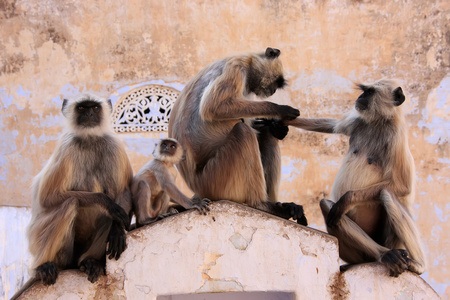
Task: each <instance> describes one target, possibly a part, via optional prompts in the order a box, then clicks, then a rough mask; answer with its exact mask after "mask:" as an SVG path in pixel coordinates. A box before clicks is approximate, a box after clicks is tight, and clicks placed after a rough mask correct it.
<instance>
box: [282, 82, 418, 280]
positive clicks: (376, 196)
mask: <svg viewBox="0 0 450 300" xmlns="http://www.w3.org/2000/svg"><path fill="white" fill-rule="evenodd" d="M359 88H360V89H361V90H362V92H363V93H362V94H361V95H360V96H359V98H358V99H357V100H356V103H355V108H354V109H353V110H352V111H351V112H350V113H348V114H347V115H345V116H344V117H343V118H342V119H341V120H335V119H327V118H320V119H305V118H297V119H295V120H292V121H287V122H285V124H288V125H293V126H296V127H299V128H303V129H306V130H311V131H318V132H325V133H341V134H345V135H347V136H350V146H349V150H348V153H347V156H346V157H345V159H344V162H343V164H342V166H341V167H340V169H339V172H338V174H337V176H336V179H335V181H334V184H333V187H332V190H331V200H333V201H330V200H327V199H323V200H322V201H321V202H320V207H321V209H322V213H323V216H324V218H325V220H326V225H327V229H328V232H329V233H331V234H333V235H334V236H336V237H337V238H338V240H339V254H340V257H341V258H342V259H343V260H345V261H346V262H348V263H350V264H357V263H364V262H371V261H379V262H381V263H383V264H385V265H386V266H387V267H388V268H389V273H390V275H391V276H395V277H396V276H398V275H399V274H401V273H402V272H404V271H405V270H410V271H413V272H415V273H417V274H421V273H423V272H424V270H425V255H424V251H423V249H422V246H421V242H420V238H419V233H418V230H417V228H416V225H415V223H414V220H413V218H412V217H411V213H410V209H411V205H412V203H413V200H414V199H413V198H414V181H415V179H414V176H415V175H414V160H413V157H412V155H411V152H410V151H409V147H408V138H407V130H408V128H407V125H406V123H405V119H404V116H403V113H402V110H401V107H399V106H400V105H401V104H402V103H403V101H405V96H404V94H403V91H402V88H401V87H400V86H398V84H396V83H395V82H394V81H392V80H380V81H377V82H375V83H374V84H370V85H364V84H359ZM336 201H337V202H336ZM343 269H345V268H343Z"/></svg>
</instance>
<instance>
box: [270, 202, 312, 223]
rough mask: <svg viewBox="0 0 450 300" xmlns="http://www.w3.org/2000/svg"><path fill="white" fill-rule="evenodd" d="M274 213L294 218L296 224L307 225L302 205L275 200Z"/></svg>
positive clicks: (285, 217) (286, 217)
mask: <svg viewBox="0 0 450 300" xmlns="http://www.w3.org/2000/svg"><path fill="white" fill-rule="evenodd" d="M274 205H275V207H274V208H275V211H274V213H275V214H276V215H278V216H280V217H282V218H284V219H290V218H292V219H294V220H296V221H297V223H298V224H300V225H304V226H308V221H307V220H306V217H305V213H304V211H303V206H301V205H298V204H295V203H293V202H276V203H274Z"/></svg>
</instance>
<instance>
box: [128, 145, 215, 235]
mask: <svg viewBox="0 0 450 300" xmlns="http://www.w3.org/2000/svg"><path fill="white" fill-rule="evenodd" d="M183 152H184V151H183V148H182V147H181V146H180V144H179V143H178V142H177V141H176V140H175V139H170V138H166V139H161V140H160V141H159V142H158V143H157V144H156V145H155V150H154V151H153V160H151V161H149V162H148V163H146V164H145V165H144V166H143V167H142V168H141V169H140V170H139V172H138V173H137V174H136V176H135V177H134V179H133V183H132V186H131V193H132V199H133V210H134V214H135V216H136V227H140V226H143V225H146V224H150V223H153V222H155V221H157V220H158V219H160V218H163V217H166V216H168V215H170V214H173V213H176V212H177V211H176V210H175V211H174V208H172V210H169V208H171V207H169V206H170V202H171V200H172V201H174V202H175V203H177V204H179V205H181V206H182V207H183V208H184V209H191V208H195V209H197V210H199V211H200V213H202V214H206V213H207V212H208V211H209V210H210V209H209V207H208V205H209V204H210V200H209V199H206V198H205V199H200V198H198V197H197V196H193V197H192V198H188V197H186V196H185V195H184V194H183V193H182V192H181V191H180V190H179V189H178V188H177V186H176V185H175V179H176V176H177V170H176V169H175V166H174V164H177V163H178V162H179V161H180V160H182V159H183V156H184V153H183Z"/></svg>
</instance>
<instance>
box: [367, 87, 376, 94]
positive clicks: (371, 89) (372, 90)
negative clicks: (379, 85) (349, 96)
mask: <svg viewBox="0 0 450 300" xmlns="http://www.w3.org/2000/svg"><path fill="white" fill-rule="evenodd" d="M364 92H365V93H367V95H372V94H373V93H375V89H374V88H368V89H366V90H365V91H364Z"/></svg>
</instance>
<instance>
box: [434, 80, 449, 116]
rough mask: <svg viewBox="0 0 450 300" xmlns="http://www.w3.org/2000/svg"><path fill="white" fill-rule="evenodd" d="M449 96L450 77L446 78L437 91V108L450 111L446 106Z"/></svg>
mask: <svg viewBox="0 0 450 300" xmlns="http://www.w3.org/2000/svg"><path fill="white" fill-rule="evenodd" d="M448 95H450V77H446V78H444V80H442V81H441V83H440V84H439V87H438V88H437V89H436V97H437V99H438V103H436V108H441V109H445V110H447V111H448V110H450V107H449V106H446V104H447V98H448Z"/></svg>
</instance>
